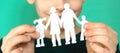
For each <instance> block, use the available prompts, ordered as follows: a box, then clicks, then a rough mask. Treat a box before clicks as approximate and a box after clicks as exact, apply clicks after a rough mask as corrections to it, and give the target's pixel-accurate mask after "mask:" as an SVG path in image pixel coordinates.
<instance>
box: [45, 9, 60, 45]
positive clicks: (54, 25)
mask: <svg viewBox="0 0 120 53" xmlns="http://www.w3.org/2000/svg"><path fill="white" fill-rule="evenodd" d="M50 13H51V15H50V17H49V20H48V22H47V24H46V28H48V25H49V24H51V25H50V35H52V44H53V47H55V46H56V39H57V42H58V46H61V38H60V26H61V22H60V18H59V16H58V14H57V13H56V9H55V7H51V9H50Z"/></svg>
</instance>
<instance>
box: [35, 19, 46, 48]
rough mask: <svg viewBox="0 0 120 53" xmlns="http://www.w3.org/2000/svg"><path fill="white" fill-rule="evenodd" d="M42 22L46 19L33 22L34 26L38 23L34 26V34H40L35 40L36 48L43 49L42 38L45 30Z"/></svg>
mask: <svg viewBox="0 0 120 53" xmlns="http://www.w3.org/2000/svg"><path fill="white" fill-rule="evenodd" d="M44 20H46V18H42V19H36V20H34V24H36V23H38V24H37V25H36V32H38V33H39V34H40V37H39V38H38V39H37V44H36V47H43V46H45V44H44V37H45V35H44V29H45V26H44V25H43V21H44Z"/></svg>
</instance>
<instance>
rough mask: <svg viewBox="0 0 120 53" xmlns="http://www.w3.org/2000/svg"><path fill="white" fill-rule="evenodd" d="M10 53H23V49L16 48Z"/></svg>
mask: <svg viewBox="0 0 120 53" xmlns="http://www.w3.org/2000/svg"><path fill="white" fill-rule="evenodd" d="M11 53H23V48H21V47H19V48H16V49H14V50H13V51H12V52H11Z"/></svg>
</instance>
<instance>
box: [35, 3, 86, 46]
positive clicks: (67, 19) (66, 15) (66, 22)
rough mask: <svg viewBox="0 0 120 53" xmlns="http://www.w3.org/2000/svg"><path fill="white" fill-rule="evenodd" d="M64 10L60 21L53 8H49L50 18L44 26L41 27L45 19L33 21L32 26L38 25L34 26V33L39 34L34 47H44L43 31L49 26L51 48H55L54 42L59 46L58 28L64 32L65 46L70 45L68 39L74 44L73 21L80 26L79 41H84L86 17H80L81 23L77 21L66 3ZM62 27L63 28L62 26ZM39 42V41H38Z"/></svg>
mask: <svg viewBox="0 0 120 53" xmlns="http://www.w3.org/2000/svg"><path fill="white" fill-rule="evenodd" d="M64 8H65V9H64V10H63V12H62V16H61V20H60V17H59V16H58V14H57V13H56V9H55V7H51V9H50V13H51V14H50V17H49V20H48V22H47V24H46V26H44V25H43V23H42V22H43V21H44V20H46V18H42V19H37V20H34V24H36V23H38V24H37V25H36V32H38V33H40V38H39V39H37V44H36V47H44V46H45V44H44V37H45V35H44V29H47V28H48V26H49V25H50V35H51V36H52V39H51V41H52V46H53V47H55V46H56V40H57V42H58V46H61V38H60V28H62V27H63V28H64V30H65V41H66V42H65V44H66V45H68V44H70V39H72V44H75V43H77V42H76V36H75V30H74V19H75V20H76V21H77V22H78V23H79V24H80V25H81V36H80V41H83V40H84V34H83V33H84V32H85V29H84V24H85V23H87V22H88V21H87V20H86V17H85V16H84V15H83V16H82V21H79V19H78V18H77V16H76V15H75V13H74V11H73V10H72V9H70V5H69V4H68V3H65V4H64ZM62 25H63V26H62ZM40 40H41V41H40Z"/></svg>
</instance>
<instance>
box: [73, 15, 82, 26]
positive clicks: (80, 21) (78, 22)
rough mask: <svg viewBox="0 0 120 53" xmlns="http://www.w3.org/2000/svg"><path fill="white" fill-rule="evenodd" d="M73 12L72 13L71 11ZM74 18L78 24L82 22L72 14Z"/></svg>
mask: <svg viewBox="0 0 120 53" xmlns="http://www.w3.org/2000/svg"><path fill="white" fill-rule="evenodd" d="M73 14H74V13H73ZM73 16H74V19H75V20H76V21H77V22H78V23H79V24H82V22H81V21H80V20H79V19H78V18H77V16H76V15H75V14H74V15H73Z"/></svg>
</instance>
